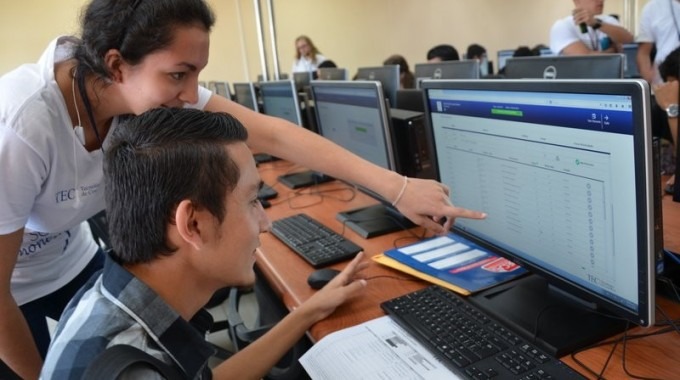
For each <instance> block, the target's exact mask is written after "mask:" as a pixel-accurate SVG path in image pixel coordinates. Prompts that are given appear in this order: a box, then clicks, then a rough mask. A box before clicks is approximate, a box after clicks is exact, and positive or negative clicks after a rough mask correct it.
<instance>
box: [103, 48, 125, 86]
mask: <svg viewBox="0 0 680 380" xmlns="http://www.w3.org/2000/svg"><path fill="white" fill-rule="evenodd" d="M104 63H105V64H106V67H107V68H108V69H109V73H110V75H111V80H112V81H114V82H120V81H121V80H123V71H122V66H123V65H124V64H125V61H124V60H123V56H122V55H121V54H120V51H119V50H118V49H109V51H107V52H106V54H105V55H104Z"/></svg>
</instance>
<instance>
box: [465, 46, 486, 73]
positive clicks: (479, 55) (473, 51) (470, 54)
mask: <svg viewBox="0 0 680 380" xmlns="http://www.w3.org/2000/svg"><path fill="white" fill-rule="evenodd" d="M465 59H476V60H478V61H479V72H480V73H479V74H480V77H481V78H484V77H485V76H487V75H490V74H493V69H492V68H491V62H489V58H488V57H487V55H486V49H485V48H484V46H482V45H479V44H471V45H470V46H468V48H467V52H466V54H465Z"/></svg>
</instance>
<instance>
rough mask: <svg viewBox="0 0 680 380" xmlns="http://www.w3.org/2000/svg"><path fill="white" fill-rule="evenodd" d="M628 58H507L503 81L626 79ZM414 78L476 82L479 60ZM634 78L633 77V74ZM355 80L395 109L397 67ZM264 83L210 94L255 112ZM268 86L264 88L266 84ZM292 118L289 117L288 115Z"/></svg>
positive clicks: (329, 74) (430, 69)
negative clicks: (371, 84) (375, 88)
mask: <svg viewBox="0 0 680 380" xmlns="http://www.w3.org/2000/svg"><path fill="white" fill-rule="evenodd" d="M628 57H629V56H627V55H625V54H603V55H584V56H544V57H514V58H508V59H507V60H506V63H505V73H504V75H503V78H506V79H527V78H544V79H616V78H626V77H629V74H627V73H626V68H631V65H632V63H630V62H629V58H628ZM322 71H323V72H320V73H319V79H321V80H347V70H346V69H343V68H325V69H323V70H322ZM414 76H415V77H416V80H417V87H418V88H420V83H421V82H422V80H424V79H427V78H432V79H479V78H480V71H479V61H477V60H464V61H447V62H438V63H420V64H416V65H415V67H414ZM632 76H633V77H635V76H636V75H632ZM355 78H356V79H360V80H376V81H379V82H381V84H382V86H383V90H384V92H385V96H386V97H387V99H388V100H389V101H390V104H391V105H392V106H393V107H394V106H395V105H396V104H397V103H396V102H397V92H398V90H399V83H400V82H399V67H398V66H397V65H385V66H377V67H363V68H359V70H358V71H357V74H356V77H355ZM311 81H312V74H311V73H309V72H305V73H295V74H294V75H293V79H292V80H291V82H292V83H294V86H295V90H296V91H297V92H302V91H303V89H304V88H306V87H307V86H309V83H310V82H311ZM263 83H267V82H258V83H234V84H233V87H234V91H233V96H231V93H230V92H229V88H228V85H227V84H226V82H215V84H214V86H219V87H220V88H218V87H214V88H213V91H215V92H217V93H218V94H221V95H224V94H227V96H228V97H232V98H234V99H235V100H236V101H237V102H239V103H241V104H243V105H245V106H247V107H249V108H252V109H255V110H257V109H258V108H257V105H258V96H257V94H258V93H257V91H256V89H257V87H261V85H262V84H263ZM265 86H267V85H265ZM291 116H292V115H291Z"/></svg>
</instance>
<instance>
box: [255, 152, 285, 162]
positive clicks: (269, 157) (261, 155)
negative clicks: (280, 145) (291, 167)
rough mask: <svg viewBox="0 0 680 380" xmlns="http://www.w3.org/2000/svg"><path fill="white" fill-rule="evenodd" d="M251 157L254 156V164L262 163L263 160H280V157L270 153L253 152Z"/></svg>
mask: <svg viewBox="0 0 680 380" xmlns="http://www.w3.org/2000/svg"><path fill="white" fill-rule="evenodd" d="M253 158H255V163H256V164H263V163H265V162H271V161H278V160H280V158H278V157H274V156H272V155H271V154H267V153H255V154H253Z"/></svg>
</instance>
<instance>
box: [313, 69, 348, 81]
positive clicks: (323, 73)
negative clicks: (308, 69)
mask: <svg viewBox="0 0 680 380" xmlns="http://www.w3.org/2000/svg"><path fill="white" fill-rule="evenodd" d="M316 72H317V75H318V76H319V80H347V69H342V68H338V67H322V68H320V69H317V70H316Z"/></svg>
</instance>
